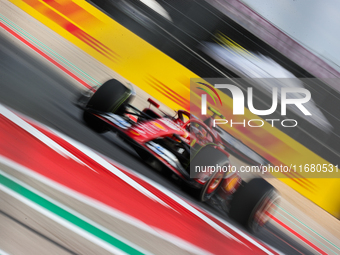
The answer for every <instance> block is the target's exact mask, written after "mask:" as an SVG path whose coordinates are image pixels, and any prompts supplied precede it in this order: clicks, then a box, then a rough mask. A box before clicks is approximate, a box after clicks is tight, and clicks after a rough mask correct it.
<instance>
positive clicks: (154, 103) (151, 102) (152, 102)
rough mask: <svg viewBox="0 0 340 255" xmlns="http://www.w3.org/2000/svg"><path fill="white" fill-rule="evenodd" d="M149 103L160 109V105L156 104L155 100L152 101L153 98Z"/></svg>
mask: <svg viewBox="0 0 340 255" xmlns="http://www.w3.org/2000/svg"><path fill="white" fill-rule="evenodd" d="M148 102H149V103H150V104H152V105H153V106H154V107H156V108H159V104H158V103H157V102H155V101H154V100H152V99H151V98H149V99H148Z"/></svg>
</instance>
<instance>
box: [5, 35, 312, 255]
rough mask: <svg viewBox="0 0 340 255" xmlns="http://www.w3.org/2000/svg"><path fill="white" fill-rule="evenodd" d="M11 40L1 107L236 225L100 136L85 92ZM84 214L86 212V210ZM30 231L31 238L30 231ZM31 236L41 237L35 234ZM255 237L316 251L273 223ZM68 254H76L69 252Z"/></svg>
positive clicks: (288, 248) (287, 248) (284, 247)
mask: <svg viewBox="0 0 340 255" xmlns="http://www.w3.org/2000/svg"><path fill="white" fill-rule="evenodd" d="M11 40H15V39H14V38H13V39H9V38H8V37H5V36H3V35H2V34H0V89H1V90H0V103H1V104H3V105H5V106H8V107H10V108H13V109H14V110H16V111H18V112H20V113H23V114H25V115H27V116H29V117H31V118H33V119H35V120H37V121H39V122H41V123H43V124H45V125H47V126H49V127H52V128H54V129H56V130H57V131H60V132H62V133H64V134H66V135H68V136H70V137H71V138H73V139H75V140H77V141H79V142H81V143H83V144H85V145H87V146H89V147H91V148H93V149H94V150H96V151H98V152H100V153H102V154H104V155H106V156H108V157H109V158H112V159H113V160H115V161H117V162H119V163H121V164H122V165H125V166H127V167H128V168H131V169H133V170H134V171H136V172H138V173H140V174H142V175H144V176H146V177H148V178H150V179H152V180H154V181H155V182H157V183H159V184H161V185H162V186H164V187H166V188H167V189H169V190H171V191H174V192H175V193H177V194H179V195H180V196H183V197H185V198H186V199H187V200H190V201H192V202H193V203H195V204H196V205H197V206H199V207H202V208H204V209H206V210H208V211H211V212H213V213H214V214H217V215H219V216H221V217H223V218H224V219H225V220H227V221H229V222H232V221H231V220H230V219H228V217H227V216H225V215H223V214H222V213H220V212H218V211H216V210H215V209H213V208H210V207H209V206H208V205H207V204H204V203H198V202H197V201H195V200H194V199H193V198H191V197H190V196H189V195H188V194H186V193H185V192H183V191H182V189H181V188H180V187H179V186H178V185H177V184H176V183H174V182H173V181H171V180H167V179H166V178H165V177H164V176H162V175H160V174H158V173H156V172H155V171H154V170H152V169H150V167H148V166H147V165H146V164H145V163H143V161H142V160H141V159H140V158H139V156H138V155H137V154H136V153H135V152H134V151H133V150H132V149H131V148H130V147H129V146H127V145H126V144H124V143H123V142H122V141H121V140H120V139H119V138H117V137H116V135H115V134H112V133H107V134H104V135H100V134H97V133H95V132H93V131H92V130H90V129H89V128H88V127H87V126H85V124H84V123H83V121H82V119H81V110H80V109H78V108H77V107H76V106H75V105H74V101H75V99H76V98H77V96H78V95H79V89H78V88H77V87H75V86H74V84H72V82H70V78H69V77H67V75H66V74H63V73H62V72H61V71H60V70H57V68H55V67H54V66H53V65H52V64H50V63H48V62H47V61H46V60H44V59H42V58H41V57H40V56H38V55H37V54H34V53H32V52H31V51H30V50H24V49H23V48H18V47H17V46H16V44H15V43H13V41H11ZM88 185H91V183H89V184H88ZM79 210H80V211H81V210H82V208H79ZM0 216H1V217H2V218H3V219H2V220H1V221H9V222H10V221H13V219H14V220H16V221H18V222H19V223H20V221H19V220H17V219H15V217H14V218H13V216H11V215H7V214H2V215H0ZM233 224H234V223H233ZM26 230H27V229H26ZM27 231H28V232H30V230H29V229H28V230H27ZM31 234H32V235H33V236H34V235H39V233H35V232H32V233H31ZM255 236H256V237H257V238H259V239H260V240H262V241H263V242H265V243H267V244H269V245H270V246H272V247H274V248H275V249H277V250H279V251H281V252H282V253H285V254H311V252H310V250H308V249H306V248H305V247H304V246H303V245H301V244H300V243H299V241H298V240H293V239H292V238H291V237H289V236H287V235H286V234H284V233H283V232H281V231H280V230H278V229H277V228H275V227H274V226H273V225H272V224H270V223H269V224H268V225H267V226H266V228H264V229H261V230H260V231H259V233H257V234H255ZM55 245H56V244H55ZM58 245H59V244H58ZM66 252H67V253H72V251H67V250H66Z"/></svg>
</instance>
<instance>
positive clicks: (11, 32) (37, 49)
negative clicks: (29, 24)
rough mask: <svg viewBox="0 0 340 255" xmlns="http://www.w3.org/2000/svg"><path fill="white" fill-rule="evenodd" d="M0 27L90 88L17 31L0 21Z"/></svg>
mask: <svg viewBox="0 0 340 255" xmlns="http://www.w3.org/2000/svg"><path fill="white" fill-rule="evenodd" d="M0 27H2V28H3V29H5V30H6V31H7V32H8V33H10V34H11V35H13V36H15V37H16V38H17V39H19V40H20V41H21V42H23V43H24V44H25V45H27V46H28V47H30V48H31V49H32V50H34V51H35V52H37V53H38V54H39V55H40V56H42V57H44V58H45V59H46V60H48V61H50V62H51V63H52V64H54V65H55V66H56V67H58V68H59V69H60V70H62V71H63V72H65V73H66V74H68V75H69V76H71V77H72V78H73V79H75V80H76V81H78V82H79V83H80V84H82V85H83V86H85V87H86V88H91V86H89V85H88V84H87V83H86V82H85V81H83V80H82V79H80V78H79V77H78V76H76V75H75V74H73V73H72V72H70V71H69V70H68V69H67V68H65V67H64V66H63V65H61V64H59V63H58V62H57V61H55V60H54V59H53V58H51V57H50V56H48V55H47V54H46V53H44V52H43V51H42V50H40V49H39V48H37V47H36V46H34V45H33V44H32V43H30V42H29V41H27V40H26V39H25V38H23V37H22V36H20V35H19V34H18V33H16V32H15V31H14V30H12V29H10V28H9V27H8V26H6V24H4V23H3V22H0Z"/></svg>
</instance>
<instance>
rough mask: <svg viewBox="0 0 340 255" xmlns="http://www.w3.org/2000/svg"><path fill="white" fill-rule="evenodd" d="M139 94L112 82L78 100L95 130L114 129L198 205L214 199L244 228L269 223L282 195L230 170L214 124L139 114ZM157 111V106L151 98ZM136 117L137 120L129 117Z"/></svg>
mask: <svg viewBox="0 0 340 255" xmlns="http://www.w3.org/2000/svg"><path fill="white" fill-rule="evenodd" d="M134 96H135V93H134V91H133V89H132V88H128V87H126V86H124V85H123V84H122V83H120V82H119V81H117V80H113V79H112V80H108V81H107V82H105V83H104V84H103V85H102V86H101V87H99V89H98V90H97V91H95V92H90V93H87V96H86V95H83V96H82V97H81V98H80V99H79V102H78V106H80V107H81V108H82V109H83V110H84V112H83V119H84V121H85V123H86V124H87V125H88V126H89V127H90V128H92V129H93V130H94V131H96V132H99V133H102V132H106V131H114V132H116V133H117V134H118V136H119V137H121V138H122V139H123V140H124V141H126V142H127V143H129V144H130V145H131V146H132V147H133V148H134V149H135V150H136V152H137V153H138V154H139V155H140V156H141V158H142V159H143V160H145V161H146V162H147V163H149V164H150V165H151V166H152V167H153V168H156V169H157V170H161V171H168V172H170V173H171V176H172V177H174V178H176V179H178V180H181V181H182V182H183V183H184V184H185V186H186V187H187V188H188V189H189V190H190V192H191V193H192V194H194V195H195V196H196V197H197V198H198V199H199V200H200V201H213V203H212V204H214V205H217V206H218V207H219V208H220V209H223V210H224V211H225V212H227V213H228V214H229V215H230V216H231V217H232V218H233V219H235V220H236V221H238V222H239V223H240V224H242V225H243V226H246V227H248V228H250V229H253V230H254V229H256V228H257V227H258V226H260V225H263V224H264V223H265V222H266V221H267V219H268V212H269V210H271V209H272V208H273V207H274V204H275V203H276V201H277V198H278V195H277V192H276V190H275V189H274V187H273V186H272V185H270V184H269V183H268V182H266V181H265V180H264V179H262V178H255V179H252V180H251V181H249V182H248V183H245V182H244V181H242V180H241V178H240V176H239V175H238V173H237V172H235V171H234V172H231V171H230V169H231V168H230V163H229V154H228V153H227V152H226V150H225V148H226V145H225V144H223V139H221V137H220V136H219V133H218V132H216V130H213V129H212V128H211V126H210V124H209V121H211V120H205V121H204V122H203V121H201V120H200V119H198V118H196V117H195V116H192V115H191V114H190V113H189V112H187V111H185V110H179V111H177V114H176V115H175V116H169V115H168V114H166V113H164V112H162V111H160V110H159V109H157V110H156V109H151V108H150V107H149V108H145V109H143V110H139V109H137V108H135V107H134V106H132V105H131V104H130V103H131V101H132V100H133V98H134ZM148 102H149V103H150V104H151V105H153V106H154V107H153V108H158V107H159V105H158V104H157V103H156V102H155V101H153V100H152V99H148ZM131 116H134V118H131Z"/></svg>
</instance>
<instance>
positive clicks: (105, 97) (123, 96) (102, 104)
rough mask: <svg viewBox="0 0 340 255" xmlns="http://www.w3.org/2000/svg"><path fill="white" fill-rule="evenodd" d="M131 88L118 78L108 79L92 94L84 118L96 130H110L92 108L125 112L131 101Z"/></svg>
mask: <svg viewBox="0 0 340 255" xmlns="http://www.w3.org/2000/svg"><path fill="white" fill-rule="evenodd" d="M130 96H131V90H130V89H128V88H127V87H125V86H124V85H123V84H122V83H120V82H119V81H117V80H114V79H111V80H108V81H106V82H105V83H104V84H103V85H101V86H100V87H99V89H98V90H97V91H96V92H95V93H94V94H93V95H92V97H91V98H90V100H89V101H88V103H87V105H86V108H87V109H89V110H88V111H85V112H84V114H83V120H84V121H85V123H86V124H87V125H88V126H89V127H90V128H91V129H93V130H94V131H96V132H98V133H103V132H105V131H108V130H109V129H108V125H107V124H106V123H105V122H104V121H102V120H100V119H99V118H98V117H96V116H95V115H93V114H92V113H91V110H94V111H98V112H112V113H115V114H120V113H123V112H124V109H125V106H126V104H127V103H128V102H129V101H130Z"/></svg>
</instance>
